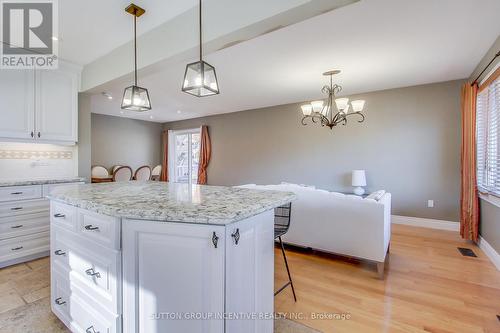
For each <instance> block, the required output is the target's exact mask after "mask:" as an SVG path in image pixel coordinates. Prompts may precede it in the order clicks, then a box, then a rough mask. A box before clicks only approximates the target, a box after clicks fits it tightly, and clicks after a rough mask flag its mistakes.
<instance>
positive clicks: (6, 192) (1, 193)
mask: <svg viewBox="0 0 500 333" xmlns="http://www.w3.org/2000/svg"><path fill="white" fill-rule="evenodd" d="M41 197H42V186H41V185H29V186H9V187H0V202H5V201H15V200H28V199H40V198H41Z"/></svg>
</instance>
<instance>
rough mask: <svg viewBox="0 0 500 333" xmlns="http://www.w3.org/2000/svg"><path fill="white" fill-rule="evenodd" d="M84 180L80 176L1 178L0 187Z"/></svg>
mask: <svg viewBox="0 0 500 333" xmlns="http://www.w3.org/2000/svg"><path fill="white" fill-rule="evenodd" d="M84 181H85V178H82V177H66V178H38V179H13V180H1V181H0V187H8V186H26V185H49V184H64V183H76V182H84Z"/></svg>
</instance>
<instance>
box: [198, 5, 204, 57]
mask: <svg viewBox="0 0 500 333" xmlns="http://www.w3.org/2000/svg"><path fill="white" fill-rule="evenodd" d="M199 7H200V8H199V10H200V13H199V14H200V15H199V16H200V17H199V19H200V61H201V59H202V55H203V49H202V48H203V46H202V42H201V39H202V31H201V0H200V6H199Z"/></svg>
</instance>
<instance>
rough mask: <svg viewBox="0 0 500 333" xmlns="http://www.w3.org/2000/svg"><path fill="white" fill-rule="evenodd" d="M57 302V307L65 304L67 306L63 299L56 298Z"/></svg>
mask: <svg viewBox="0 0 500 333" xmlns="http://www.w3.org/2000/svg"><path fill="white" fill-rule="evenodd" d="M55 302H56V304H57V305H63V304H66V302H65V301H63V300H62V298H61V297H58V298H56V300H55Z"/></svg>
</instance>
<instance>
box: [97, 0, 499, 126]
mask: <svg viewBox="0 0 500 333" xmlns="http://www.w3.org/2000/svg"><path fill="white" fill-rule="evenodd" d="M179 2H180V1H179ZM499 12H500V1H498V0H482V1H471V0H439V1H436V0H419V1H414V0H362V1H361V2H358V3H355V4H353V5H349V6H346V7H343V8H340V9H337V10H334V11H332V12H328V13H325V14H322V15H320V16H316V17H313V18H311V19H308V20H306V21H303V22H300V23H297V24H294V25H291V26H288V27H286V28H283V29H281V30H277V31H275V32H272V33H269V34H266V35H263V36H260V37H258V38H255V39H252V40H249V41H246V42H243V43H240V44H238V45H235V46H233V47H230V48H226V49H224V50H221V51H218V52H214V53H212V54H210V55H207V56H206V57H205V58H206V59H205V60H206V61H207V62H209V63H210V64H212V65H214V66H215V67H216V69H217V75H218V78H219V84H220V89H221V94H220V95H217V96H211V97H206V98H196V97H192V96H190V95H187V94H185V93H182V92H181V91H180V87H181V83H182V79H183V74H184V69H185V64H184V63H179V64H176V65H172V64H169V65H168V66H166V67H165V68H163V70H161V71H158V72H156V73H154V74H151V75H149V76H147V77H141V78H140V82H139V84H140V85H141V86H143V87H146V88H148V89H149V93H150V96H151V102H152V106H153V110H152V111H149V112H147V113H145V114H137V113H133V112H129V111H126V112H125V113H124V114H121V113H120V111H121V110H120V98H121V94H122V92H123V88H124V87H125V86H126V85H127V84H128V83H129V82H110V83H108V84H107V85H105V86H104V88H103V90H105V91H107V92H109V93H111V94H112V96H113V97H114V98H113V100H108V99H106V98H105V97H103V96H101V95H95V96H93V98H92V112H95V113H102V114H109V115H115V116H125V117H130V118H137V119H144V120H151V121H157V122H166V121H173V120H180V119H187V118H194V117H200V116H206V115H212V114H218V113H227V112H234V111H241V110H247V109H254V108H260V107H266V106H271V105H279V104H287V103H294V102H300V101H304V100H311V99H317V98H320V97H322V95H321V93H320V89H321V87H322V85H323V84H324V83H326V80H325V78H324V77H323V76H322V73H323V72H324V71H326V70H330V69H334V68H337V69H341V70H342V74H341V75H339V76H338V77H337V81H338V83H340V84H341V85H343V86H344V91H343V94H345V95H350V94H356V93H362V92H368V91H375V90H382V89H390V88H395V87H404V86H413V85H418V84H425V83H431V82H440V81H447V80H454V79H461V78H466V77H468V76H469V75H470V74H471V72H472V71H473V69H474V68H475V67H476V65H477V64H478V63H479V61H480V60H481V58H482V57H483V56H484V54H485V53H486V51H487V50H488V49H489V47H490V46H491V45H492V44H493V42H494V41H495V39H496V38H497V36H498V35H499V33H500V20H498V13H499ZM113 29H114V28H110V30H113ZM139 52H140V50H139ZM178 111H180V113H179V112H178ZM150 118H152V119H150Z"/></svg>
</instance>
